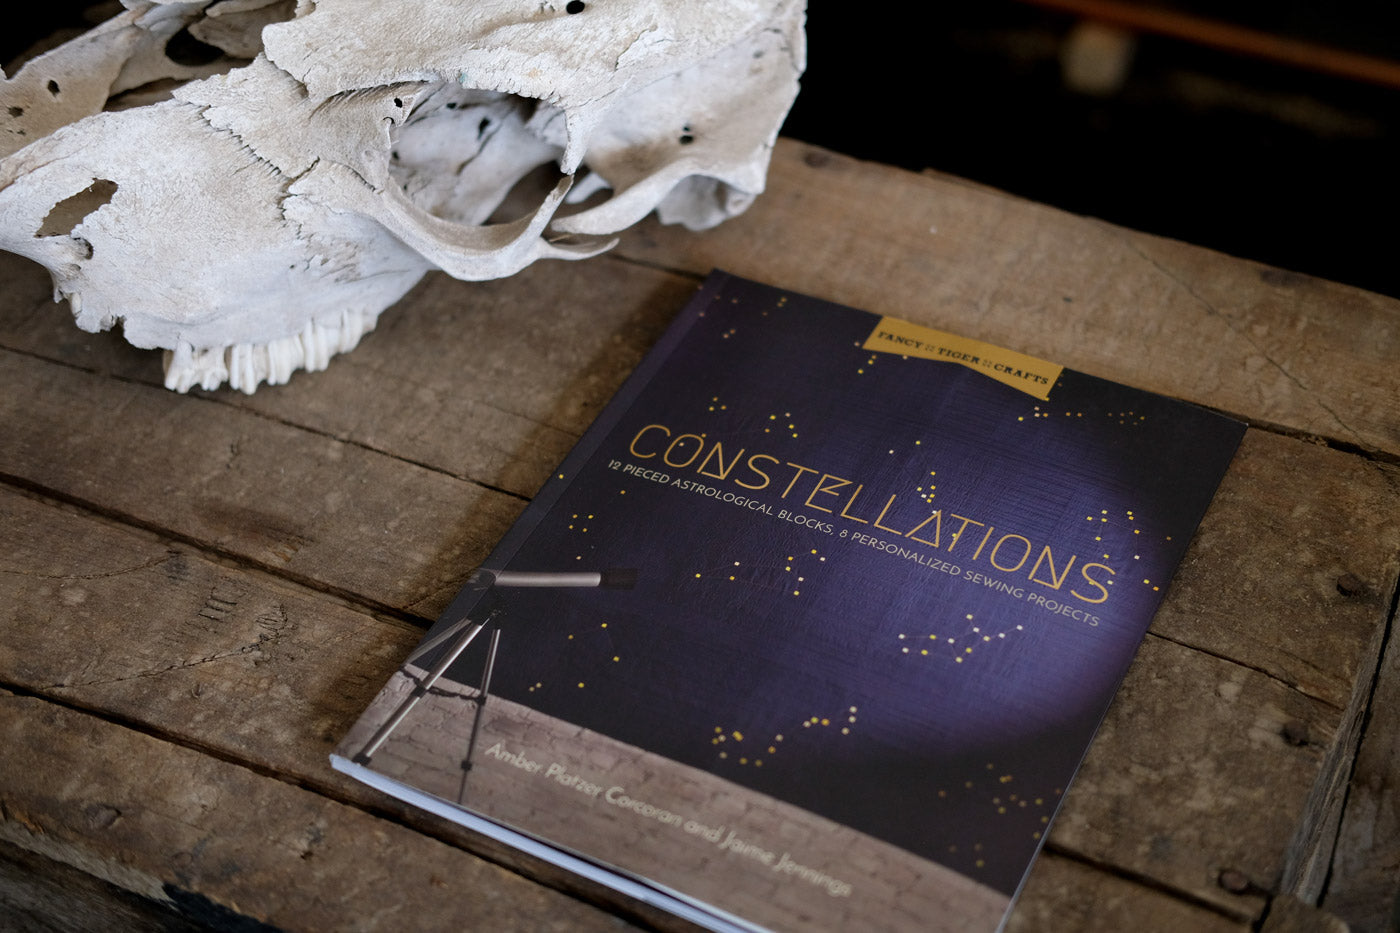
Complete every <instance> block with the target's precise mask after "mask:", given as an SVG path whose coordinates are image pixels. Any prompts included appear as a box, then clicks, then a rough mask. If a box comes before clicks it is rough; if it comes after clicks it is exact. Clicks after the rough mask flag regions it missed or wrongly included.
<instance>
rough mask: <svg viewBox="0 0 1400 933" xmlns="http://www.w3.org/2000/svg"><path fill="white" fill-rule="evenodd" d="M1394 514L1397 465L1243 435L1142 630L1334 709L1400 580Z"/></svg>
mask: <svg viewBox="0 0 1400 933" xmlns="http://www.w3.org/2000/svg"><path fill="white" fill-rule="evenodd" d="M1396 516H1400V470H1396V469H1395V468H1394V467H1391V466H1386V465H1382V464H1377V463H1374V462H1370V461H1367V460H1365V459H1363V458H1361V457H1358V456H1354V455H1350V454H1344V453H1340V452H1338V451H1335V450H1329V449H1327V448H1325V447H1320V446H1317V445H1315V444H1306V443H1299V442H1298V441H1296V440H1291V439H1288V438H1283V437H1279V436H1278V435H1273V434H1268V433H1265V432H1262V431H1249V432H1247V434H1246V436H1245V439H1244V442H1243V443H1242V444H1241V447H1240V451H1239V453H1238V454H1237V455H1236V457H1235V459H1234V461H1233V462H1232V463H1231V464H1230V469H1229V470H1228V471H1227V473H1226V474H1225V478H1224V480H1223V481H1222V482H1221V484H1220V489H1219V490H1218V491H1217V492H1216V495H1215V499H1214V500H1213V501H1212V503H1211V507H1210V510H1209V511H1208V512H1207V514H1206V517H1205V519H1204V520H1203V521H1202V523H1201V527H1200V529H1199V531H1198V532H1197V534H1196V537H1195V538H1194V539H1193V540H1192V545H1191V548H1190V550H1189V551H1188V552H1187V555H1186V559H1185V562H1184V564H1183V566H1182V568H1181V571H1180V572H1179V573H1178V575H1177V578H1176V580H1175V582H1174V583H1173V584H1172V590H1171V598H1170V599H1169V600H1168V601H1167V602H1166V604H1165V605H1163V607H1162V609H1161V611H1159V612H1158V613H1157V617H1156V619H1154V620H1153V623H1152V630H1153V631H1154V632H1156V633H1157V634H1159V635H1162V636H1164V637H1166V638H1171V639H1173V640H1175V641H1179V642H1181V643H1183V644H1186V645H1190V646H1192V647H1196V648H1200V649H1201V650H1203V651H1209V652H1210V653H1212V654H1217V655H1220V656H1222V657H1226V658H1231V659H1233V660H1236V661H1239V662H1240V663H1242V664H1247V665H1249V666H1250V667H1255V668H1258V669H1259V670H1262V671H1265V672H1267V673H1268V674H1269V675H1270V676H1273V677H1276V678H1278V679H1279V680H1281V681H1283V682H1284V683H1286V684H1289V685H1290V686H1293V687H1296V688H1298V689H1299V690H1301V691H1302V692H1304V693H1306V694H1308V695H1309V696H1314V697H1317V698H1318V699H1320V700H1323V701H1324V702H1326V703H1329V704H1331V705H1332V706H1334V707H1337V708H1339V709H1340V708H1344V707H1346V706H1347V705H1348V703H1349V702H1350V698H1351V695H1352V690H1353V685H1354V684H1355V683H1356V681H1357V678H1358V676H1359V675H1363V674H1364V675H1365V676H1367V677H1368V678H1369V673H1370V671H1371V670H1374V665H1375V663H1376V658H1375V655H1374V652H1375V650H1376V646H1375V645H1373V644H1372V641H1373V639H1374V638H1375V636H1376V634H1377V633H1378V632H1380V631H1381V630H1383V629H1384V627H1385V618H1386V615H1387V614H1388V613H1389V611H1390V599H1391V594H1392V593H1393V592H1394V588H1395V585H1396V580H1397V578H1400V522H1397V521H1396Z"/></svg>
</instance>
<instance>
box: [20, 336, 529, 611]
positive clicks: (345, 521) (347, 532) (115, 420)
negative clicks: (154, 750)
mask: <svg viewBox="0 0 1400 933" xmlns="http://www.w3.org/2000/svg"><path fill="white" fill-rule="evenodd" d="M0 430H3V434H4V437H5V443H4V444H3V445H0V473H5V474H9V475H10V476H14V477H17V478H19V479H20V480H21V481H23V482H26V483H30V484H33V485H35V486H38V487H41V488H44V489H51V490H54V491H55V492H57V493H59V494H60V495H63V496H67V497H71V498H73V499H75V500H79V501H82V502H87V503H91V504H93V505H94V506H95V507H96V508H98V509H101V510H103V511H108V512H111V513H114V514H118V515H121V516H123V517H125V518H127V519H128V520H130V521H133V522H135V523H138V524H149V525H154V526H157V527H160V528H163V529H168V530H169V531H170V532H172V533H173V534H176V535H178V536H182V537H187V538H190V539H194V540H198V541H200V542H201V543H203V544H206V545H207V546H209V547H212V548H216V549H218V550H220V551H224V552H227V553H230V554H236V555H238V556H240V557H242V558H244V559H246V560H248V561H250V562H252V563H255V564H259V565H262V566H266V567H270V568H274V569H276V570H277V571H279V572H281V573H284V574H286V575H288V576H292V577H296V578H300V579H307V580H312V581H315V582H317V583H319V584H320V585H323V586H326V587H329V588H333V589H335V590H340V591H343V592H346V593H352V594H355V595H357V596H360V597H361V598H363V599H366V600H369V601H371V602H375V603H379V604H383V605H387V606H391V607H394V608H397V609H403V610H405V611H409V612H419V613H422V614H426V615H432V614H435V613H436V612H438V611H440V610H441V608H442V607H443V606H444V605H446V603H447V601H448V600H449V599H450V598H451V596H452V594H453V593H454V592H455V591H456V590H457V588H458V587H459V586H460V585H461V581H462V580H463V579H465V577H466V575H467V574H468V573H469V572H470V571H471V570H472V569H473V568H474V567H476V566H477V565H478V564H479V563H480V562H481V560H482V559H483V558H484V557H485V556H486V554H487V552H488V551H489V549H490V548H491V547H492V546H493V545H494V544H495V542H496V540H497V539H498V538H499V537H500V535H501V534H502V533H503V532H504V531H505V529H506V528H507V527H509V525H510V523H511V522H512V521H513V520H514V519H515V517H516V516H517V515H518V514H519V512H520V509H521V508H522V507H523V503H522V502H521V501H520V500H519V499H516V498H513V497H510V496H506V495H503V494H500V493H496V492H493V491H491V490H488V489H484V488H482V487H480V486H477V485H474V484H472V483H468V482H464V481H462V480H459V479H456V478H454V477H451V476H447V475H445V474H442V473H439V472H436V471H433V470H429V469H425V468H423V467H420V466H417V465H415V464H412V463H406V462H404V461H402V460H397V459H394V458H391V457H387V456H385V455H383V454H379V453H375V452H372V451H368V450H366V449H364V448H362V447H359V446H357V445H355V444H349V443H345V442H343V441H338V440H335V439H333V438H329V437H324V436H319V435H315V434H311V433H308V432H306V431H303V430H300V429H298V428H295V427H292V426H289V425H284V424H280V423H276V422H273V421H270V420H269V419H267V418H264V417H261V416H259V415H256V414H253V413H250V412H244V411H240V410H238V409H235V408H231V407H229V406H227V405H220V404H217V403H214V402H209V401H206V400H201V399H197V398H192V397H185V396H178V395H176V394H174V393H172V392H167V391H166V390H164V389H159V388H153V387H150V386H144V385H138V384H134V383H129V382H125V381H121V380H115V379H109V378H103V377H100V376H96V375H92V374H88V373H84V372H80V371H77V370H74V369H71V368H69V367H65V366H59V365H55V364H52V363H47V362H44V361H41V360H38V359H34V358H30V357H25V356H21V355H18V354H15V353H9V352H6V351H0Z"/></svg>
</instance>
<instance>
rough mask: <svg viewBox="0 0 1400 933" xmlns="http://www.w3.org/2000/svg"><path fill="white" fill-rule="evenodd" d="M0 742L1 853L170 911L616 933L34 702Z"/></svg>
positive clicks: (290, 793)
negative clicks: (75, 874) (8, 849)
mask: <svg viewBox="0 0 1400 933" xmlns="http://www.w3.org/2000/svg"><path fill="white" fill-rule="evenodd" d="M0 741H3V743H4V747H5V750H6V754H5V756H4V758H3V759H0V787H3V791H0V793H3V795H4V798H3V799H4V804H5V805H4V808H3V812H0V838H3V839H4V840H6V841H8V842H10V843H12V844H15V845H18V846H20V847H21V848H25V849H29V850H31V851H35V852H37V853H39V854H40V855H43V856H45V857H47V858H51V859H54V860H57V861H60V862H64V863H66V864H70V865H74V866H75V867H79V868H81V869H82V870H84V871H87V872H89V873H91V874H93V875H95V876H97V877H99V878H101V879H103V880H105V881H109V882H111V883H113V884H116V885H118V886H119V887H122V888H125V889H127V890H131V891H134V892H135V893H138V894H140V895H142V896H144V897H147V898H149V899H151V900H154V901H156V902H157V903H160V904H165V905H167V906H170V907H172V908H178V906H179V905H180V904H182V903H189V902H192V901H194V902H201V903H204V902H207V903H206V906H207V907H209V908H210V909H211V910H213V909H218V910H220V911H221V912H225V913H226V914H227V917H226V919H228V920H230V921H232V920H238V919H241V918H249V919H251V920H254V921H257V922H260V923H266V924H270V925H272V926H274V927H278V928H280V929H284V930H326V929H335V930H376V929H395V930H398V929H404V928H412V929H418V930H433V929H440V930H461V929H463V928H467V929H491V928H498V929H526V928H529V929H539V930H620V929H622V928H624V923H623V922H622V921H620V920H619V919H618V918H616V917H613V916H610V915H608V914H605V913H603V912H602V911H599V910H598V909H596V908H593V907H590V906H588V905H586V904H583V903H581V902H579V901H576V900H574V899H572V898H569V897H567V896H566V895H563V894H560V893H558V892H555V891H550V890H548V889H546V888H543V887H541V886H539V885H536V884H532V883H530V882H528V881H526V880H524V879H522V878H519V877H518V876H515V875H513V874H511V873H510V872H508V871H506V870H505V869H502V868H498V867H496V866H494V865H490V864H488V863H486V862H483V861H482V860H480V859H478V858H476V857H474V856H471V855H469V854H467V853H464V852H462V851H460V850H458V849H456V848H454V847H452V846H449V845H446V844H444V843H441V842H438V841H437V840H434V839H431V838H429V837H427V836H424V835H422V834H421V833H417V832H414V831H412V830H409V829H406V828H404V827H401V826H397V825H395V824H393V823H391V822H388V821H386V820H383V819H379V818H376V817H373V816H370V815H369V814H367V813H364V812H362V811H360V810H357V809H354V808H352V807H347V806H344V805H343V804H338V803H334V802H331V801H329V800H327V799H325V798H324V797H322V796H320V795H318V794H315V793H312V792H309V791H306V790H303V789H301V788H298V787H295V786H293V785H291V784H288V783H285V782H283V781H280V780H276V779H274V778H269V777H264V776H261V775H259V774H256V773H255V772H253V771H250V770H248V769H247V768H244V767H241V766H239V765H237V764H230V763H228V762H225V761H221V760H219V759H217V758H215V757H212V756H210V755H207V754H202V753H200V752H198V751H195V750H192V749H188V748H181V747H178V746H175V745H172V744H170V743H168V742H164V741H161V740H159V739H156V738H153V737H151V736H149V735H143V734H141V733H138V732H135V731H132V730H130V729H125V728H122V727H121V726H117V725H114V724H112V723H109V722H104V721H102V720H100V719H98V718H96V717H94V716H91V715H88V714H85V713H81V712H77V711H75V710H71V709H67V708H64V707H61V706H58V705H55V704H53V703H50V702H46V701H44V700H41V699H38V698H32V697H22V696H15V695H13V694H4V693H0ZM369 853H372V857H370V856H369ZM245 923H246V921H245Z"/></svg>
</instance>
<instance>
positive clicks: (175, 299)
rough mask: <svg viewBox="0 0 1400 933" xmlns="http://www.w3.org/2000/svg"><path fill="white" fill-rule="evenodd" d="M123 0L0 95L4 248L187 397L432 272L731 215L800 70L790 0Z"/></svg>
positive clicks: (317, 343)
mask: <svg viewBox="0 0 1400 933" xmlns="http://www.w3.org/2000/svg"><path fill="white" fill-rule="evenodd" d="M123 5H124V7H125V10H124V12H123V13H122V14H120V15H118V16H116V17H115V18H113V19H111V20H109V21H108V22H106V23H104V24H103V25H101V26H99V27H97V28H95V29H93V30H92V31H90V32H88V33H86V34H84V35H82V36H80V37H79V38H76V39H73V40H71V41H69V42H67V43H65V44H63V45H61V46H59V47H57V48H55V49H54V50H52V51H50V52H48V53H46V54H44V55H42V56H39V57H36V58H34V59H32V60H31V61H29V62H28V63H27V64H26V65H25V66H24V67H23V68H21V69H20V70H19V71H18V72H17V73H16V74H15V75H14V76H13V77H12V78H10V79H7V80H4V81H3V82H0V248H4V249H7V250H10V251H12V252H15V253H19V254H21V255H24V256H28V257H30V258H32V259H34V260H36V261H38V262H39V263H41V264H43V265H44V266H45V267H46V268H47V269H48V270H49V272H50V273H51V275H52V277H53V281H54V292H55V300H59V299H62V298H67V299H68V300H69V302H70V304H71V306H72V310H73V314H74V316H75V318H76V320H77V323H78V326H79V327H82V328H83V329H85V330H93V331H95V330H102V329H106V328H109V327H111V326H113V325H114V324H116V323H118V322H120V324H121V326H122V328H123V333H124V336H125V337H126V339H127V340H129V341H131V342H132V343H133V344H135V345H137V346H139V347H148V348H153V347H159V348H164V349H165V350H166V351H167V352H166V385H167V386H168V387H170V388H173V389H178V390H179V391H182V392H183V391H185V390H187V389H188V388H190V387H191V386H193V385H201V386H203V387H204V388H206V389H212V388H216V387H217V386H219V385H221V384H222V383H223V382H224V381H228V382H229V384H230V385H232V386H233V387H235V388H238V389H242V390H243V391H246V392H252V391H253V390H254V389H255V388H256V387H257V386H258V384H259V383H260V382H262V381H267V382H269V383H277V382H283V381H285V380H286V379H287V378H288V377H289V376H290V375H291V373H292V372H294V371H296V370H297V369H320V368H323V367H324V366H325V365H326V363H327V361H328V360H329V358H330V357H331V356H332V355H333V354H335V353H337V352H341V351H344V350H348V349H351V348H352V347H354V346H355V344H356V343H357V342H358V341H359V339H360V337H361V336H362V335H363V334H364V333H365V332H366V331H368V330H370V329H371V328H372V327H373V326H374V324H375V322H376V320H377V319H378V317H379V314H380V312H381V311H383V310H384V309H385V308H387V307H388V306H389V305H391V304H393V303H394V302H395V301H397V300H398V299H399V298H400V297H401V296H402V295H403V294H404V293H405V292H406V291H408V289H409V288H411V287H412V286H413V285H414V283H415V282H417V281H418V279H419V278H420V277H421V276H422V275H423V274H424V273H425V272H426V271H428V270H429V269H434V268H436V269H442V270H444V271H445V272H447V273H448V274H449V275H452V276H454V277H456V278H459V279H465V280H474V281H477V280H483V279H491V278H499V277H502V276H506V275H511V274H513V273H515V272H517V271H519V270H520V269H522V268H524V267H525V266H527V265H529V264H530V263H532V262H534V261H535V260H536V259H543V258H555V259H578V258H583V257H586V256H591V255H594V254H596V253H598V252H600V251H602V250H604V249H607V248H608V247H609V246H610V245H611V243H612V240H611V239H610V235H611V234H614V233H617V232H618V231H620V230H623V229H624V228H626V227H628V226H630V225H631V224H633V223H635V222H636V221H637V220H639V219H641V218H642V217H643V216H645V215H646V214H648V213H649V212H651V211H652V210H653V209H654V210H656V211H657V213H658V216H659V217H660V219H661V220H662V221H663V222H668V223H681V224H684V225H686V226H687V227H690V228H692V229H704V228H707V227H709V226H712V225H714V224H716V223H718V222H719V221H721V220H723V219H725V218H726V217H730V216H732V215H734V214H737V213H739V212H740V211H742V210H744V209H745V208H746V207H747V206H748V204H749V203H750V201H751V200H752V199H753V197H754V196H755V195H756V194H757V193H759V192H760V191H761V190H762V189H763V183H764V175H765V172H766V169H767V164H768V157H769V153H770V151H771V149H772V146H773V142H774V140H775V137H776V135H777V132H778V128H779V126H780V125H781V123H782V120H783V118H784V116H785V115H786V113H787V110H788V108H789V107H790V106H791V103H792V100H793V98H794V96H795V95H796V93H797V80H798V77H799V76H800V74H801V72H802V68H803V64H804V60H803V59H804V44H803V33H802V20H803V2H802V0H705V2H699V0H672V2H667V0H569V2H567V3H566V2H565V0H457V2H451V0H395V2H392V3H385V2H382V0H316V2H312V0H299V2H297V0H217V2H208V0H201V2H170V0H153V2H139V0H123ZM0 77H3V75H0ZM522 205H523V207H522Z"/></svg>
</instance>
